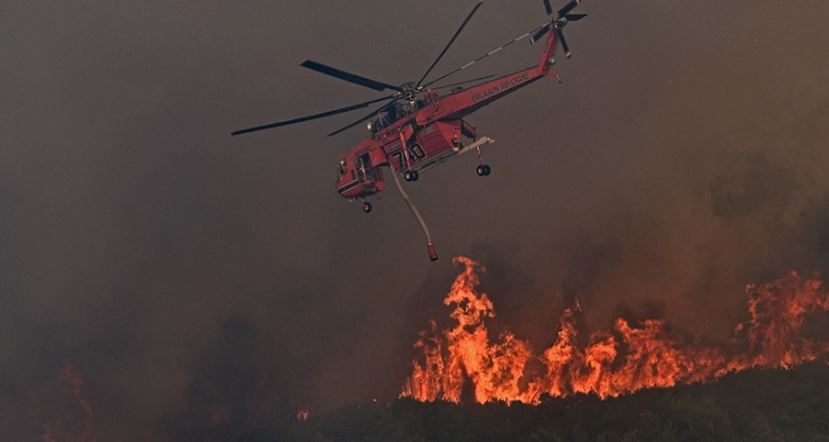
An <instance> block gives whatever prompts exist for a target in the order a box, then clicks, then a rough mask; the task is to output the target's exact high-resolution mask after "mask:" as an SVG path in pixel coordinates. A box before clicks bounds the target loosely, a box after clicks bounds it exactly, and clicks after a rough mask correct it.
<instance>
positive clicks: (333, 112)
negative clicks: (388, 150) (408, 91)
mask: <svg viewBox="0 0 829 442" xmlns="http://www.w3.org/2000/svg"><path fill="white" fill-rule="evenodd" d="M389 98H394V95H389V96H388V97H382V98H377V99H374V100H369V101H366V102H364V103H359V104H353V105H351V106H346V107H341V108H339V109H334V110H330V111H328V112H322V113H319V114H314V115H308V116H305V117H299V118H294V119H292V120H285V121H279V122H276V123H270V124H263V125H262V126H256V127H249V128H247V129H239V130H235V131H233V132H231V133H230V135H233V136H236V135H242V134H246V133H250V132H256V131H260V130H265V129H273V128H275V127H281V126H287V125H289V124H296V123H302V122H303V121H310V120H316V119H317V118H325V117H330V116H331V115H337V114H341V113H344V112H351V111H353V110H357V109H362V108H364V107H368V106H369V105H370V104H373V103H377V102H380V101H384V100H388V99H389Z"/></svg>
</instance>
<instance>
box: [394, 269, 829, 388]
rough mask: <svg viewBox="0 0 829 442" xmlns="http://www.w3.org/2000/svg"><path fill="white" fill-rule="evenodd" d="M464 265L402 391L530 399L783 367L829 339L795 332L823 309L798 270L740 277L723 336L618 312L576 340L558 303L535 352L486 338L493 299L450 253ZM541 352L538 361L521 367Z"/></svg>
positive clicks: (812, 284) (511, 340)
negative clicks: (739, 300)
mask: <svg viewBox="0 0 829 442" xmlns="http://www.w3.org/2000/svg"><path fill="white" fill-rule="evenodd" d="M454 262H455V263H456V264H459V265H462V266H463V270H462V271H461V273H460V274H458V275H457V276H456V277H455V280H454V282H453V283H452V288H451V289H450V291H449V293H448V294H447V295H446V298H445V299H444V304H446V305H447V306H452V311H451V312H450V314H449V316H450V317H451V318H452V320H453V321H454V325H453V327H452V328H450V329H447V330H443V331H439V330H438V327H437V325H436V323H435V322H434V321H431V322H430V327H429V329H427V330H424V331H422V332H421V333H420V336H419V338H418V339H417V341H416V342H415V344H414V347H415V348H416V349H418V351H419V352H420V356H419V357H418V358H417V359H415V360H414V361H413V362H412V371H411V374H410V376H409V377H408V378H407V379H406V381H405V383H404V385H403V392H402V393H401V396H403V397H411V398H414V399H417V400H419V401H435V400H444V401H449V402H454V403H458V402H460V401H461V396H462V394H466V393H462V392H465V391H471V392H472V393H473V395H474V400H475V401H476V402H479V403H485V402H491V401H505V402H512V401H519V402H524V403H533V404H534V403H538V402H539V401H540V400H541V397H542V396H543V395H544V394H547V395H550V396H554V397H561V396H569V395H572V394H576V393H592V394H596V395H598V396H600V397H602V398H606V397H613V396H619V395H621V394H625V393H631V392H634V391H636V390H640V389H643V388H654V387H671V386H674V385H677V384H687V383H692V382H706V381H710V380H714V379H717V378H719V377H721V376H723V375H724V374H726V373H729V372H735V371H741V370H745V369H747V368H752V367H772V368H786V367H791V366H793V365H797V364H800V363H803V362H808V361H812V360H815V359H817V358H818V357H821V356H825V355H827V354H829V342H826V341H820V342H816V341H812V340H809V339H807V338H805V337H803V336H802V335H801V329H802V327H803V323H804V320H805V318H806V317H807V316H809V315H814V314H816V313H822V312H827V311H829V295H827V292H826V290H824V288H823V285H822V282H821V281H820V280H819V279H817V278H816V277H811V278H802V277H801V276H800V275H798V274H797V273H790V274H789V275H787V276H786V277H784V278H782V279H780V280H778V281H775V282H771V283H766V284H760V285H755V284H752V285H749V286H748V287H747V288H746V294H747V296H748V313H749V318H748V319H747V320H746V321H745V322H743V323H740V324H739V325H737V327H736V330H735V335H734V338H733V340H732V342H731V343H730V344H728V345H727V346H722V347H718V346H705V345H700V344H696V343H693V342H690V341H688V340H687V339H685V338H683V337H681V336H679V335H677V334H675V333H672V332H671V331H670V329H669V328H668V327H667V326H666V324H665V322H664V321H661V320H654V319H650V320H645V321H642V322H641V323H638V324H634V323H631V322H629V321H627V320H625V319H622V318H618V319H616V320H615V321H614V323H613V327H612V328H611V329H609V330H599V331H595V332H593V333H591V334H590V336H589V338H588V339H587V340H586V342H587V344H585V345H579V339H578V334H579V328H578V327H577V326H576V321H577V317H578V315H580V314H581V306H580V305H579V304H578V303H576V305H574V306H572V307H570V308H567V309H565V310H564V312H563V314H562V316H561V318H560V319H559V324H558V332H557V333H558V334H557V337H556V339H555V341H554V342H553V344H552V345H550V347H549V348H547V349H546V350H544V351H543V352H542V353H541V355H540V356H535V355H534V353H533V352H532V349H531V347H530V345H529V343H528V342H527V341H524V340H522V339H520V338H518V337H516V336H515V335H513V334H512V333H510V332H508V331H505V332H503V333H501V334H500V335H499V336H498V337H497V338H494V339H492V338H491V337H490V335H489V332H488V330H487V327H486V321H487V319H489V318H493V317H495V310H494V306H493V303H492V301H491V300H490V299H489V297H488V296H487V295H486V294H485V293H478V291H477V286H478V283H479V278H478V275H479V274H480V273H481V272H483V271H484V269H483V267H482V266H480V265H479V264H478V263H476V262H475V261H472V260H471V259H469V258H465V257H457V258H455V259H454ZM539 361H540V363H541V365H542V366H543V369H542V370H534V369H529V368H528V367H529V366H530V365H531V364H535V365H537V364H538V362H539Z"/></svg>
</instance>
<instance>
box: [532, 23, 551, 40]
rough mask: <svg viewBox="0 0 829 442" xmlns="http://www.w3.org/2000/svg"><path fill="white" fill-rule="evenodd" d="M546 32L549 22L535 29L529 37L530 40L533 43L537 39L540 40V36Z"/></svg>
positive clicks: (548, 29)
mask: <svg viewBox="0 0 829 442" xmlns="http://www.w3.org/2000/svg"><path fill="white" fill-rule="evenodd" d="M547 32H550V24H549V23H547V24H546V25H544V26H542V27H541V29H539V30H537V31H535V34H533V35H532V37H530V42H531V43H533V44H535V42H537V41H538V40H541V38H542V37H544V35H546V34H547Z"/></svg>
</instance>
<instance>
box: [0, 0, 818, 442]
mask: <svg viewBox="0 0 829 442" xmlns="http://www.w3.org/2000/svg"><path fill="white" fill-rule="evenodd" d="M473 4H474V2H473V1H471V0H470V1H466V0H464V1H453V2H446V1H439V0H424V1H419V2H414V3H410V4H405V5H404V4H399V5H398V4H393V3H389V2H387V1H379V0H361V1H359V2H353V1H350V2H346V1H328V2H322V3H320V2H284V1H281V2H265V1H250V2H215V1H209V2H150V3H147V2H143V3H139V2H122V1H115V2H93V1H86V0H78V1H73V2H44V1H26V2H7V3H6V4H4V5H3V6H0V28H2V29H3V30H4V33H3V35H4V38H3V39H2V40H0V59H2V60H3V64H2V66H3V67H2V69H0V103H2V115H3V117H2V118H0V131H2V134H3V141H2V148H0V214H2V216H0V284H2V285H0V290H1V291H0V439H3V440H32V439H33V438H36V437H37V435H38V434H40V433H41V432H42V431H43V428H44V425H46V424H48V423H49V422H51V421H54V420H55V419H58V418H60V417H61V416H62V415H63V414H65V411H63V410H62V405H61V404H62V403H61V402H60V401H56V400H55V398H56V397H61V393H60V387H59V385H58V380H57V373H58V372H59V370H60V369H61V367H62V366H64V364H65V363H66V361H67V360H71V361H73V362H74V363H75V365H76V366H77V368H78V371H79V372H81V373H83V375H84V377H85V378H86V384H85V386H84V388H85V390H86V392H87V394H88V396H89V398H90V401H91V403H92V406H93V408H94V410H95V427H96V431H97V433H98V437H99V440H160V439H164V438H168V437H175V434H174V433H175V432H171V430H170V428H171V427H175V426H176V425H177V424H176V422H179V421H182V420H186V419H193V420H198V419H199V418H200V417H199V416H201V415H200V414H199V411H198V410H196V411H194V410H193V408H194V407H196V406H197V405H198V404H199V400H198V397H200V396H198V394H199V392H202V393H204V391H208V392H211V393H209V394H208V393H204V394H207V395H208V396H210V395H212V396H210V398H212V399H211V400H214V401H222V400H225V401H227V402H228V404H226V405H225V406H226V407H228V408H231V409H233V410H234V413H243V412H244V410H245V409H246V408H245V407H253V406H252V405H250V404H249V402H250V401H253V400H258V401H274V405H272V407H273V408H275V409H276V408H279V409H281V408H280V407H282V408H285V409H295V408H297V407H307V408H310V409H311V412H312V414H313V413H314V412H317V411H324V410H327V409H331V408H333V407H336V406H338V405H342V404H344V403H347V402H354V401H365V400H371V399H375V398H376V399H378V400H390V399H392V398H394V397H396V396H397V394H398V393H399V391H400V385H401V382H402V380H403V378H404V377H405V375H406V372H407V367H408V363H409V361H410V359H411V357H412V356H413V355H414V352H413V351H412V349H411V343H412V341H413V340H414V338H415V336H416V334H417V332H418V331H419V330H420V329H422V328H423V327H424V326H425V325H426V323H427V320H428V319H429V318H438V319H440V320H443V319H444V318H445V316H446V310H445V307H444V306H443V305H442V302H441V300H442V297H443V295H444V292H445V290H446V288H447V286H448V284H449V283H450V282H451V276H452V274H453V268H452V267H451V263H450V259H449V258H451V256H453V255H458V254H465V255H469V256H472V257H474V258H476V259H477V260H479V261H481V262H482V263H483V264H484V265H485V266H487V267H488V268H489V274H488V276H487V277H486V278H485V279H484V289H486V290H487V291H489V293H490V296H491V297H492V299H493V301H494V302H495V307H496V311H497V313H498V317H497V318H496V322H497V323H499V324H502V325H503V326H508V327H510V328H511V329H512V330H513V331H515V332H516V334H518V335H519V336H521V337H526V338H528V339H530V341H531V342H532V343H533V345H534V346H535V347H536V348H543V347H545V346H547V345H548V344H549V343H550V342H551V341H552V340H553V339H554V333H555V325H556V324H555V320H556V318H557V316H558V315H559V313H560V312H561V309H562V308H563V306H564V304H565V303H567V302H571V300H572V299H573V298H576V297H577V298H579V299H580V300H581V302H582V305H583V307H584V310H585V312H586V315H587V318H588V320H589V321H590V323H591V324H593V325H595V326H602V325H605V324H606V323H607V321H608V320H609V319H610V318H611V317H612V316H613V315H615V314H618V313H620V312H625V313H626V314H632V315H635V316H653V315H657V316H659V317H664V318H666V319H667V320H668V321H669V322H671V323H672V324H674V326H675V327H676V328H678V329H681V330H684V331H687V332H688V333H690V334H692V335H694V336H698V337H701V338H705V339H711V340H714V341H717V340H724V339H727V337H728V336H729V335H730V333H731V330H732V327H733V325H734V324H736V323H737V322H738V321H739V320H741V319H743V318H744V315H745V303H744V295H743V286H744V284H745V283H747V282H751V281H761V280H767V279H771V278H776V277H779V276H781V275H782V274H784V273H785V272H786V271H788V270H790V269H799V270H801V271H804V272H807V273H808V272H812V271H825V270H829V227H828V226H829V175H827V173H826V169H827V166H829V145H827V143H829V82H827V81H826V79H827V78H829V58H828V57H827V56H826V54H827V50H829V45H827V42H829V29H827V28H826V26H825V17H827V16H829V3H827V2H825V1H822V0H801V1H799V2H794V3H791V2H789V3H785V2H779V1H773V0H750V1H749V0H740V1H728V2H721V1H679V0H670V1H658V2H656V1H644V0H636V1H626V2H598V1H585V2H583V6H582V8H581V10H582V12H587V13H589V14H590V16H589V17H588V18H587V19H585V20H583V21H581V22H579V23H575V24H572V25H571V26H568V28H567V33H568V41H569V43H570V44H571V46H573V50H574V51H575V56H574V58H573V60H571V61H569V62H564V60H563V59H562V60H561V61H560V63H559V64H558V65H557V69H558V71H559V73H560V75H561V77H562V78H563V80H564V83H563V84H561V85H559V84H556V83H554V82H552V81H540V82H537V83H535V84H533V85H531V86H530V87H527V88H525V89H523V90H521V91H520V92H518V93H516V94H513V95H510V96H509V97H507V98H505V99H504V100H502V101H499V102H496V103H495V104H494V105H492V106H489V107H487V108H485V109H484V110H482V111H480V112H478V113H476V114H474V115H473V116H471V117H470V118H469V121H470V122H472V123H473V124H474V125H476V126H477V127H478V129H479V133H480V134H483V135H487V136H491V137H493V138H495V139H496V140H498V142H497V143H496V144H495V145H494V147H492V148H489V149H487V150H486V151H485V154H486V156H487V162H488V163H489V164H491V165H492V168H493V174H492V176H490V177H487V178H479V177H477V176H476V175H475V172H474V168H475V165H476V162H475V159H474V156H472V155H470V156H468V157H460V158H458V159H456V160H453V161H451V162H449V163H447V164H445V165H443V166H442V167H440V168H437V169H435V170H433V171H430V172H428V173H426V174H424V175H423V176H422V178H421V180H420V181H418V182H417V183H414V184H411V185H409V186H408V188H409V191H410V193H411V195H412V197H413V198H414V199H415V201H416V202H417V204H418V205H419V207H420V209H421V210H422V211H423V213H424V215H425V216H426V218H427V220H428V221H429V223H430V226H431V228H432V230H433V233H434V237H435V241H436V243H437V246H438V250H439V252H440V254H441V256H442V259H441V260H440V261H438V262H437V263H429V261H428V260H427V258H426V251H425V247H424V244H423V239H422V235H421V233H420V231H419V229H418V226H417V224H416V222H415V221H414V219H413V218H412V217H411V214H410V213H409V212H408V209H407V208H406V207H405V205H404V204H403V203H402V201H401V200H400V199H399V197H398V196H397V195H396V193H395V191H394V189H393V188H389V192H387V193H386V194H385V195H384V197H383V199H382V200H380V201H377V202H375V203H374V206H375V210H374V212H373V213H372V214H371V215H368V216H367V215H365V214H363V213H362V211H361V210H360V207H359V205H358V204H354V203H352V204H349V203H348V202H346V201H345V200H343V199H341V198H340V197H339V196H338V195H337V194H336V191H335V190H334V181H335V166H336V162H337V159H338V157H339V155H340V154H341V153H342V152H344V151H345V150H346V149H347V148H348V147H350V146H353V145H355V144H357V143H358V142H359V141H360V140H361V139H363V138H364V137H365V136H366V135H367V133H366V132H365V131H364V130H362V129H361V128H359V127H358V128H356V129H353V130H351V131H349V132H347V133H345V134H343V135H340V136H338V137H333V138H326V137H325V136H324V134H325V133H327V132H329V131H331V130H333V129H336V128H338V127H340V126H342V125H345V124H347V123H349V122H351V121H352V120H353V119H355V118H357V117H359V116H360V115H361V114H360V113H359V112H358V113H356V114H355V115H350V114H349V115H346V116H338V117H334V118H330V119H327V120H319V121H315V122H310V123H307V124H303V125H297V126H292V127H288V128H282V129H277V130H272V131H267V132H262V133H258V134H252V135H248V136H244V137H235V138H231V137H230V136H229V135H228V133H229V132H230V131H231V130H233V129H239V128H242V127H248V126H252V125H256V124H259V123H264V122H269V121H276V120H281V119H287V118H291V117H294V116H299V115H303V114H308V113H314V112H318V111H322V110H327V109H329V108H333V107H338V106H343V105H347V104H351V103H353V102H358V101H363V100H367V99H370V98H374V97H376V96H378V95H379V93H374V92H373V91H371V90H368V89H363V88H360V87H358V86H355V85H352V84H348V83H345V82H342V81H338V80H336V79H333V78H328V77H325V76H322V75H319V74H317V73H314V72H311V71H308V70H306V69H302V68H300V67H299V66H298V65H299V63H300V62H302V61H303V60H305V59H306V58H311V59H314V60H318V61H321V62H323V63H327V64H331V65H334V66H337V67H340V68H343V69H346V70H350V71H354V72H356V73H360V74H364V75H367V76H369V77H372V78H375V79H378V80H380V81H384V82H390V83H402V82H404V81H411V80H413V79H417V78H419V76H420V75H421V74H422V72H423V71H424V70H425V69H426V67H427V66H428V65H429V64H430V63H431V62H432V60H433V59H434V57H435V56H436V55H437V53H438V52H439V51H440V50H441V49H442V47H443V45H444V44H445V43H446V41H447V40H448V38H449V37H450V36H451V35H452V33H453V32H454V31H455V29H456V28H457V26H458V24H459V23H460V21H461V20H462V19H463V17H464V16H465V14H466V13H467V12H468V11H469V9H470V8H471V7H472V6H473ZM543 20H544V9H543V7H542V5H541V2H540V1H521V2H515V1H506V0H503V1H500V0H490V1H488V2H486V3H485V4H484V6H483V7H482V8H481V9H480V10H479V12H478V14H477V15H476V16H475V17H474V19H473V20H472V21H471V22H470V24H469V25H468V26H467V28H466V30H465V31H464V33H463V34H462V35H461V37H460V38H459V39H458V40H457V42H456V44H455V45H454V46H453V47H452V49H451V50H450V51H449V52H448V53H447V55H446V57H444V59H443V61H442V62H441V64H440V65H439V66H438V67H437V68H436V70H435V72H436V73H442V72H445V71H448V70H451V69H452V68H454V67H456V66H458V65H460V64H464V63H466V62H467V61H469V60H471V59H473V58H475V57H477V56H478V55H480V54H482V53H485V52H487V51H489V50H490V49H492V48H494V47H497V46H499V45H500V44H501V43H503V42H505V41H508V40H510V39H512V38H514V37H515V36H517V35H520V34H521V33H523V32H525V31H526V30H528V29H531V28H532V27H534V26H537V25H539V24H541V23H542V22H543ZM539 49H540V48H539V47H531V46H530V45H528V44H526V43H522V44H519V45H515V46H512V47H511V48H510V49H509V50H508V51H504V52H503V53H501V54H499V55H498V56H495V57H492V58H490V59H489V60H488V61H486V62H485V63H480V64H479V65H477V66H478V67H477V68H476V69H475V70H474V72H471V73H469V74H467V75H468V77H466V78H470V77H475V76H480V75H486V74H490V73H495V74H500V73H505V72H508V71H511V70H515V69H516V68H522V67H525V66H527V65H531V64H533V63H535V62H536V61H537V55H538V51H539ZM562 58H563V57H562ZM455 78H457V79H458V80H462V79H464V77H455ZM240 379H241V380H240ZM264 390H267V391H268V394H267V395H265V394H264V393H261V396H262V397H265V399H262V398H259V397H258V396H257V394H260V392H261V391H264ZM217 391H218V393H217ZM246 392H247V393H246ZM251 397H253V398H254V399H251ZM240 403H245V404H247V405H244V406H241V405H239V404H240ZM261 408H262V407H259V408H257V409H261ZM239 410H242V411H239ZM188 413H189V414H188ZM171 422H172V423H171ZM171 434H172V436H171Z"/></svg>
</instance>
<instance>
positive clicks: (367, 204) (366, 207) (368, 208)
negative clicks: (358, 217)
mask: <svg viewBox="0 0 829 442" xmlns="http://www.w3.org/2000/svg"><path fill="white" fill-rule="evenodd" d="M363 212H365V213H371V203H370V202H368V201H366V202H363Z"/></svg>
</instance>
